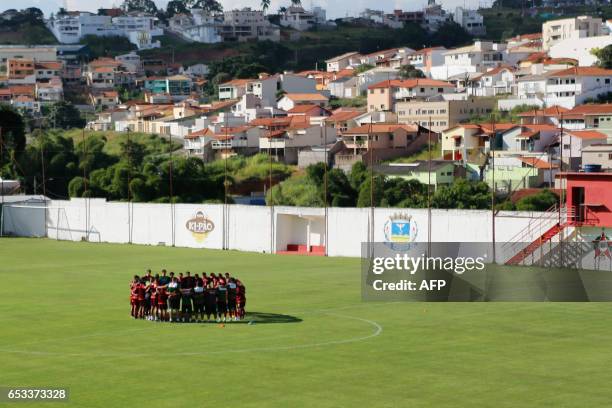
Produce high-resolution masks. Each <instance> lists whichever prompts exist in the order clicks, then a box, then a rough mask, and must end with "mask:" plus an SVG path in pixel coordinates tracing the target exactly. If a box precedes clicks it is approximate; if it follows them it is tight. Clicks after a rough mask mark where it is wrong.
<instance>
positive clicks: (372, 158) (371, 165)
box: [367, 116, 375, 258]
mask: <svg viewBox="0 0 612 408" xmlns="http://www.w3.org/2000/svg"><path fill="white" fill-rule="evenodd" d="M367 152H368V154H369V156H370V157H369V159H370V160H369V161H370V219H371V221H370V236H369V237H368V240H369V241H370V247H371V253H370V257H372V258H373V257H374V236H375V235H374V157H373V156H374V152H373V149H372V116H370V126H369V128H368V147H367Z"/></svg>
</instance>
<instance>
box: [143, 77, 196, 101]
mask: <svg viewBox="0 0 612 408" xmlns="http://www.w3.org/2000/svg"><path fill="white" fill-rule="evenodd" d="M191 87H192V81H191V78H189V77H187V76H185V75H173V76H169V77H149V78H146V79H145V81H144V89H145V90H147V91H148V92H150V93H152V94H167V95H169V96H170V97H171V98H172V100H173V101H182V100H184V99H186V98H188V97H189V96H190V95H191Z"/></svg>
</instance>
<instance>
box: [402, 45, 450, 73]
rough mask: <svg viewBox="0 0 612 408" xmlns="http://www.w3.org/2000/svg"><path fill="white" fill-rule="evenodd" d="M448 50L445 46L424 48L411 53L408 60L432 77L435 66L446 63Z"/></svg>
mask: <svg viewBox="0 0 612 408" xmlns="http://www.w3.org/2000/svg"><path fill="white" fill-rule="evenodd" d="M446 51H447V49H446V48H444V47H431V48H423V49H421V50H418V51H415V53H414V54H411V55H409V56H408V62H409V63H410V65H412V66H414V67H415V68H417V69H420V70H421V71H423V72H424V73H425V74H426V75H427V76H428V77H431V71H432V68H433V67H441V66H442V65H444V54H445V53H446Z"/></svg>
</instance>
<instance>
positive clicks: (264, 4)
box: [261, 0, 270, 14]
mask: <svg viewBox="0 0 612 408" xmlns="http://www.w3.org/2000/svg"><path fill="white" fill-rule="evenodd" d="M269 8H270V0H261V9H262V10H263V12H264V14H266V11H268V9H269Z"/></svg>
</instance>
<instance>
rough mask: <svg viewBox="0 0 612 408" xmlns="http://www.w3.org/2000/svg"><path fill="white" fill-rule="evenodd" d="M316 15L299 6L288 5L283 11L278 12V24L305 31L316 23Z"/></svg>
mask: <svg viewBox="0 0 612 408" xmlns="http://www.w3.org/2000/svg"><path fill="white" fill-rule="evenodd" d="M316 21H317V20H316V17H315V15H314V14H313V13H311V12H309V11H306V10H304V8H303V7H301V6H289V7H286V8H285V11H284V12H281V13H280V25H281V26H283V27H291V28H293V29H294V30H297V31H306V30H309V29H311V28H312V27H314V26H315V24H316Z"/></svg>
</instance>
